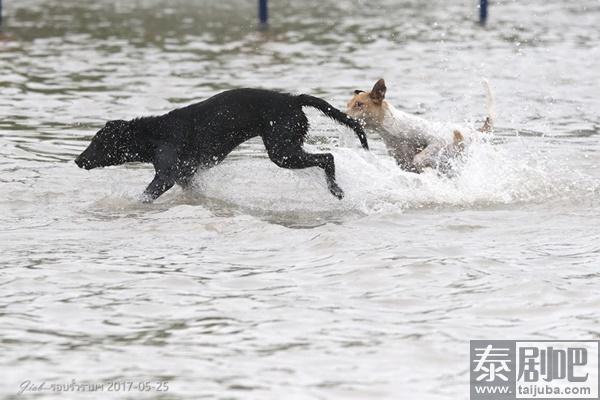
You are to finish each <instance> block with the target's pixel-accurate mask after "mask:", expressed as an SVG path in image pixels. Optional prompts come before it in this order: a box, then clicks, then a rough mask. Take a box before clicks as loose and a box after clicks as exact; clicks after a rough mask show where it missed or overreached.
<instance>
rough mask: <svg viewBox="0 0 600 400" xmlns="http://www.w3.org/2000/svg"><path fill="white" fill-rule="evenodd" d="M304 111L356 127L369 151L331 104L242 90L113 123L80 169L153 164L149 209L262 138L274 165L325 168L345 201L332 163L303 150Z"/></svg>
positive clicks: (95, 142) (334, 191)
mask: <svg viewBox="0 0 600 400" xmlns="http://www.w3.org/2000/svg"><path fill="white" fill-rule="evenodd" d="M303 106H309V107H314V108H317V109H319V110H320V111H321V112H323V114H325V115H326V116H328V117H330V118H332V119H334V120H336V121H338V122H340V123H342V124H344V125H347V126H349V127H350V128H352V129H353V130H354V131H355V132H356V134H357V135H358V138H359V139H360V142H361V144H362V146H363V147H364V148H365V149H368V148H369V146H368V144H367V137H366V135H365V132H364V131H363V129H362V127H361V125H360V123H359V122H358V121H357V120H355V119H353V118H350V117H349V116H347V115H346V114H344V113H343V112H341V111H339V110H338V109H336V108H334V107H333V106H331V105H330V104H329V103H327V102H326V101H325V100H322V99H319V98H316V97H313V96H308V95H300V96H292V95H290V94H285V93H278V92H272V91H268V90H261V89H235V90H230V91H226V92H223V93H220V94H217V95H215V96H213V97H211V98H209V99H207V100H205V101H202V102H200V103H196V104H192V105H190V106H187V107H184V108H180V109H177V110H173V111H171V112H169V113H167V114H165V115H161V116H157V117H144V118H138V119H134V120H131V121H109V122H107V123H106V125H105V126H104V128H102V129H100V131H98V133H96V135H95V136H94V137H93V138H92V142H91V143H90V145H89V146H88V148H87V149H85V151H84V152H83V153H81V154H80V155H79V157H77V159H76V160H75V163H76V164H77V165H78V166H79V167H80V168H85V169H92V168H96V167H106V166H109V165H119V164H123V163H126V162H148V163H152V164H153V165H154V169H155V171H156V175H155V176H154V180H153V181H152V182H151V183H150V185H148V187H147V188H146V190H145V191H144V195H143V199H144V201H148V202H150V201H153V200H155V199H157V198H158V197H159V196H160V195H162V194H163V193H164V192H166V191H167V190H169V189H170V188H171V187H173V185H174V184H175V183H177V184H179V185H181V186H184V187H185V186H187V185H188V184H189V183H190V181H191V178H192V177H193V175H194V174H195V173H196V171H197V170H198V169H204V168H210V167H212V166H215V165H216V164H218V163H220V162H221V161H223V159H225V157H226V156H227V155H228V154H229V153H230V152H231V151H232V150H233V149H235V148H236V147H237V146H239V145H240V144H241V143H242V142H245V141H246V140H248V139H250V138H252V137H255V136H262V139H263V142H264V144H265V147H266V148H267V152H268V154H269V158H270V159H271V161H273V162H274V163H275V164H277V165H278V166H279V167H282V168H308V167H320V168H323V169H324V170H325V175H326V177H327V186H328V188H329V191H330V192H331V194H333V195H334V196H336V197H337V198H339V199H341V198H342V197H343V196H344V192H343V191H342V189H341V188H340V187H339V186H338V185H337V183H336V181H335V164H334V161H333V155H332V154H330V153H323V154H310V153H307V152H305V151H304V150H303V149H302V144H303V143H304V137H305V135H306V134H307V131H308V119H307V118H306V115H305V114H304V112H303V111H302V107H303Z"/></svg>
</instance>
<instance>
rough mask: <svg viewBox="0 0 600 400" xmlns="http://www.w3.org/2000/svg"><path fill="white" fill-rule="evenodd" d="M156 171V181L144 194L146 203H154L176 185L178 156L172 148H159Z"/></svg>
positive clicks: (155, 161)
mask: <svg viewBox="0 0 600 400" xmlns="http://www.w3.org/2000/svg"><path fill="white" fill-rule="evenodd" d="M154 169H155V171H156V173H155V175H154V179H153V180H152V182H150V184H149V185H148V187H147V188H146V190H144V193H143V194H142V201H143V202H144V203H151V202H153V201H154V200H156V199H158V198H159V197H160V196H161V195H162V194H163V193H165V192H166V191H167V190H169V189H171V188H172V187H173V185H175V180H176V178H177V154H176V152H175V150H174V149H172V148H170V147H163V148H159V149H158V150H157V151H156V155H155V159H154Z"/></svg>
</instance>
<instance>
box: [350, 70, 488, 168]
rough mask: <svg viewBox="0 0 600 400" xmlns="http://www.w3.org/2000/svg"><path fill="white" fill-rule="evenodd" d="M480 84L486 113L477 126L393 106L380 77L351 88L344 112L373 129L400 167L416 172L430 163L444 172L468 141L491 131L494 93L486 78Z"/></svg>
mask: <svg viewBox="0 0 600 400" xmlns="http://www.w3.org/2000/svg"><path fill="white" fill-rule="evenodd" d="M483 85H484V87H485V90H486V99H487V112H488V116H487V118H486V119H485V123H484V124H483V126H482V127H481V128H479V129H477V130H474V129H467V128H465V127H459V126H458V125H453V124H442V123H438V122H431V121H427V120H426V119H424V118H421V117H418V116H416V115H412V114H409V113H406V112H403V111H400V110H398V109H396V108H395V107H394V106H393V105H391V104H390V103H388V102H387V101H386V100H385V93H386V91H387V88H386V86H385V81H384V80H383V79H380V80H378V81H377V83H375V86H373V89H372V90H371V91H370V92H365V91H362V90H356V91H354V96H353V97H352V99H350V101H349V102H348V109H347V111H346V113H347V114H348V115H350V116H352V117H354V118H356V119H358V120H360V121H362V122H363V123H364V124H365V126H366V127H367V128H371V129H373V130H375V131H377V132H378V133H379V134H380V135H381V137H382V139H383V142H384V143H385V145H386V147H387V148H388V151H390V153H391V154H392V156H394V158H395V159H396V162H397V163H398V165H400V167H402V168H403V169H405V170H407V171H411V172H418V173H420V172H422V171H423V169H424V168H427V167H430V168H435V169H438V170H439V171H441V172H444V173H448V172H450V170H451V167H452V160H453V159H455V158H456V157H457V156H459V155H461V154H462V153H463V151H464V149H465V146H466V145H467V144H468V143H469V142H470V141H472V140H473V139H474V138H475V137H477V135H478V134H479V133H481V132H491V131H492V127H493V121H494V119H495V112H494V97H493V95H492V91H491V89H490V85H489V83H488V81H487V80H484V81H483Z"/></svg>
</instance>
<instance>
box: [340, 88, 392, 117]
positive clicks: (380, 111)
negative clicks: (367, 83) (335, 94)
mask: <svg viewBox="0 0 600 400" xmlns="http://www.w3.org/2000/svg"><path fill="white" fill-rule="evenodd" d="M386 91H387V88H386V87H385V81H384V80H383V79H380V80H378V81H377V82H376V83H375V85H374V86H373V89H371V91H370V92H365V91H363V90H355V91H354V96H352V98H351V99H350V101H349V102H348V106H347V110H346V114H348V115H350V116H351V117H353V118H356V119H358V120H360V121H362V122H364V123H365V125H366V126H367V127H369V128H378V127H380V126H381V125H382V123H383V117H384V114H385V107H387V105H386V102H385V92H386Z"/></svg>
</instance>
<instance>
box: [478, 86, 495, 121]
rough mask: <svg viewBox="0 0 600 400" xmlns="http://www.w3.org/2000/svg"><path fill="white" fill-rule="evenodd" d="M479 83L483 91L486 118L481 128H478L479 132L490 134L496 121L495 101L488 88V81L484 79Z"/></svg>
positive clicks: (490, 89)
mask: <svg viewBox="0 0 600 400" xmlns="http://www.w3.org/2000/svg"><path fill="white" fill-rule="evenodd" d="M481 83H482V84H483V88H484V89H485V104H486V108H487V117H486V118H485V122H484V123H483V126H482V127H481V128H479V130H480V131H481V132H491V131H492V129H494V121H495V120H496V100H495V99H494V94H493V93H492V88H491V87H490V83H489V82H488V80H487V79H484V80H483V81H482V82H481Z"/></svg>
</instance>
